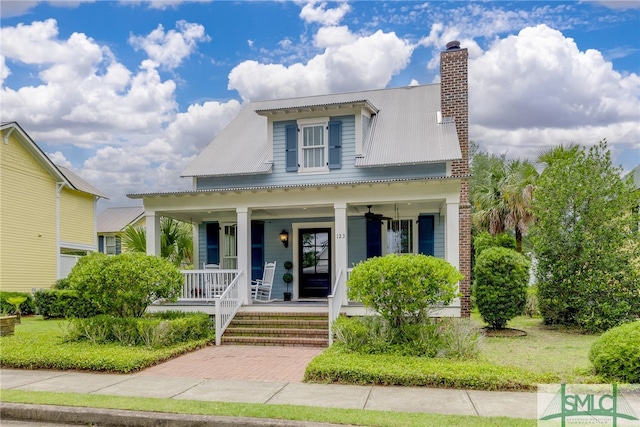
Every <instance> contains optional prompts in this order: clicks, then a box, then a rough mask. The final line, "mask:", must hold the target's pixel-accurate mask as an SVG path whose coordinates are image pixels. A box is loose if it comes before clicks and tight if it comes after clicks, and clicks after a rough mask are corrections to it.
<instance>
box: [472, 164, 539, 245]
mask: <svg viewBox="0 0 640 427" xmlns="http://www.w3.org/2000/svg"><path fill="white" fill-rule="evenodd" d="M537 175H538V174H537V171H536V169H535V167H534V166H533V164H532V163H530V162H528V161H526V160H525V161H522V160H509V159H507V158H506V157H505V156H504V155H503V156H500V157H498V156H495V155H489V154H487V153H484V152H478V151H476V152H474V155H473V160H472V162H471V176H472V179H471V182H470V187H469V190H470V197H471V205H472V209H473V213H472V220H473V224H474V225H475V226H476V227H477V228H478V229H480V230H485V231H488V232H489V233H491V235H493V236H495V235H496V234H500V233H503V232H505V231H506V230H513V233H514V235H515V238H516V250H517V251H518V252H522V241H523V237H524V236H525V235H526V234H527V230H528V227H529V225H530V224H531V223H532V222H533V215H532V213H531V199H532V195H533V189H534V183H535V180H536V178H537Z"/></svg>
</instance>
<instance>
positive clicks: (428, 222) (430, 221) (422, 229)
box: [418, 215, 435, 256]
mask: <svg viewBox="0 0 640 427" xmlns="http://www.w3.org/2000/svg"><path fill="white" fill-rule="evenodd" d="M434 242H435V238H434V217H433V215H420V216H419V217H418V252H420V253H421V254H424V255H431V256H433V254H434V249H433V248H434Z"/></svg>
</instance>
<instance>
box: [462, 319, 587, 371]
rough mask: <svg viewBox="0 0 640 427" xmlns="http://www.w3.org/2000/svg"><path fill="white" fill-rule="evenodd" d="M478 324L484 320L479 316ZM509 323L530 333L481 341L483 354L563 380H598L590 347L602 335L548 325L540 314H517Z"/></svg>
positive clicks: (509, 364)
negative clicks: (526, 315) (594, 374)
mask: <svg viewBox="0 0 640 427" xmlns="http://www.w3.org/2000/svg"><path fill="white" fill-rule="evenodd" d="M474 318H477V319H478V324H482V321H481V320H479V316H477V317H476V316H475V315H474ZM507 327H509V328H514V329H520V330H523V331H525V332H526V333H527V335H526V336H523V337H515V338H488V337H485V339H484V342H483V344H482V356H483V357H484V358H485V359H486V360H488V361H490V362H492V363H495V364H498V365H502V366H512V367H518V368H523V369H527V370H530V371H533V372H538V373H543V372H553V373H555V374H557V375H558V376H559V377H560V380H561V382H566V383H571V382H594V381H597V378H595V377H594V376H593V375H592V373H591V371H592V366H591V362H589V349H590V348H591V344H593V342H594V341H595V340H596V339H597V338H598V337H599V335H589V334H583V333H580V332H577V331H573V330H567V329H553V328H549V327H545V326H544V325H543V324H542V319H540V318H529V317H517V318H515V319H513V320H512V321H510V322H509V323H508V324H507Z"/></svg>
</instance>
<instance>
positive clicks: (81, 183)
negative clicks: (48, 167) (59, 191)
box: [56, 165, 109, 199]
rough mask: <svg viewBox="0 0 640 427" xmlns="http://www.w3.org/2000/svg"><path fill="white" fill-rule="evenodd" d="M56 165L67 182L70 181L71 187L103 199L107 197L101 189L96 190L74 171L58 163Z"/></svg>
mask: <svg viewBox="0 0 640 427" xmlns="http://www.w3.org/2000/svg"><path fill="white" fill-rule="evenodd" d="M56 167H57V168H58V169H60V172H62V173H63V175H64V176H65V177H67V179H68V180H69V182H71V185H73V187H74V188H75V189H76V190H78V191H83V192H85V193H89V194H93V195H94V196H99V197H102V198H105V199H108V198H109V197H107V195H106V194H104V193H103V192H102V191H100V190H98V189H97V188H96V187H94V186H93V185H91V184H89V183H88V182H87V181H85V180H84V179H82V178H80V177H79V176H78V175H76V173H75V172H73V171H72V170H71V169H68V168H65V167H64V166H60V165H56Z"/></svg>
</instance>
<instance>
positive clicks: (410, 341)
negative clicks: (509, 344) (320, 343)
mask: <svg viewBox="0 0 640 427" xmlns="http://www.w3.org/2000/svg"><path fill="white" fill-rule="evenodd" d="M333 330H334V332H335V334H336V342H337V343H339V345H340V346H341V347H342V348H344V349H345V350H346V351H350V352H354V353H360V354H397V355H402V356H414V357H436V356H437V357H449V358H470V357H474V356H476V355H477V354H478V352H479V342H480V339H481V334H480V331H479V330H478V328H477V327H475V326H474V325H473V324H471V322H468V321H467V322H465V321H464V320H463V319H443V320H442V321H440V322H439V323H436V322H435V321H434V320H433V319H431V320H428V321H427V322H425V323H422V324H405V325H402V326H400V327H399V328H398V329H392V328H391V327H389V324H388V322H387V321H386V320H385V319H383V318H382V317H380V316H362V317H344V316H343V317H339V318H338V319H337V320H336V321H335V323H334V325H333Z"/></svg>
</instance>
